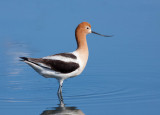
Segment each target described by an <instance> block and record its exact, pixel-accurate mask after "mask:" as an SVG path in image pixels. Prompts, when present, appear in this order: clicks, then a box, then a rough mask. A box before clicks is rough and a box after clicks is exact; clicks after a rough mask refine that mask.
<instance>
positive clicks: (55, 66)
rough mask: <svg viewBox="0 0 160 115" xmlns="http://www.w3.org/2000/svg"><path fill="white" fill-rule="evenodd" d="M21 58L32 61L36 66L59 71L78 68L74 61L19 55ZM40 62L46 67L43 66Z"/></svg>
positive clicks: (70, 70) (68, 71) (66, 71)
mask: <svg viewBox="0 0 160 115" xmlns="http://www.w3.org/2000/svg"><path fill="white" fill-rule="evenodd" d="M21 58H22V59H23V60H26V61H29V62H31V63H34V64H36V65H38V66H41V67H44V68H48V69H51V70H54V71H57V72H60V73H71V72H73V71H75V70H76V69H78V68H79V64H78V63H75V62H64V61H61V60H51V59H42V58H26V57H21ZM40 63H41V64H44V65H46V66H48V67H46V66H43V65H41V64H40Z"/></svg>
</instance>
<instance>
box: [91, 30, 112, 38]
mask: <svg viewBox="0 0 160 115" xmlns="http://www.w3.org/2000/svg"><path fill="white" fill-rule="evenodd" d="M92 33H94V34H97V35H100V36H104V37H112V36H113V35H102V34H99V33H97V32H94V31H92Z"/></svg>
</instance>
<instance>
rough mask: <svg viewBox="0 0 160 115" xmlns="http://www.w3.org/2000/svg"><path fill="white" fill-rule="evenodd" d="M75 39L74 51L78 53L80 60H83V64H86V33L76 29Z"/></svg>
mask: <svg viewBox="0 0 160 115" xmlns="http://www.w3.org/2000/svg"><path fill="white" fill-rule="evenodd" d="M76 40H77V50H76V52H77V53H78V54H79V56H80V58H81V60H83V62H84V65H86V63H87V60H88V55H89V52H88V45H87V40H86V34H85V33H83V32H81V31H77V32H76Z"/></svg>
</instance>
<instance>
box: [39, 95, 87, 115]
mask: <svg viewBox="0 0 160 115" xmlns="http://www.w3.org/2000/svg"><path fill="white" fill-rule="evenodd" d="M58 98H59V106H58V107H53V109H52V110H44V111H43V112H42V113H41V115H85V114H84V113H83V112H82V111H81V110H80V109H77V107H73V106H72V107H67V106H65V104H64V102H63V96H62V95H61V98H60V97H59V96H58Z"/></svg>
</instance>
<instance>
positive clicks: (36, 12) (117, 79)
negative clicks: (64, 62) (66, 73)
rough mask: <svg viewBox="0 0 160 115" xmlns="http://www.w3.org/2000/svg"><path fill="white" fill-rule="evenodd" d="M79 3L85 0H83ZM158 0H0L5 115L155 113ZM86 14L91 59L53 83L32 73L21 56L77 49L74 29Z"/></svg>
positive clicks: (159, 89)
mask: <svg viewBox="0 0 160 115" xmlns="http://www.w3.org/2000/svg"><path fill="white" fill-rule="evenodd" d="M84 3H85V4H84ZM159 4H160V2H159V1H158V0H152V1H150V0H148V1H146V0H134V1H127V0H122V1H119V2H118V1H115V0H112V1H106V0H100V1H96V0H92V1H91V0H89V1H84V0H81V1H65V0H62V1H52V0H47V1H43V0H38V1H37V0H33V1H32V0H28V1H23V0H22V1H19V0H15V1H11V0H5V1H3V0H2V1H0V15H1V18H0V25H1V26H0V56H1V58H0V113H1V114H4V115H10V114H13V115H39V114H42V115H47V114H48V115H49V114H55V113H67V112H68V113H73V114H80V115H82V114H86V115H159V114H160V109H159V107H160V53H159V51H160V45H159V44H160V39H159V38H160V34H159V31H160V22H159V20H160V15H159V11H160V7H159ZM82 21H88V22H89V23H91V25H92V30H94V31H96V32H99V33H102V34H108V35H114V36H113V37H112V38H104V37H101V36H98V35H93V34H91V35H88V36H87V41H88V46H89V52H90V54H89V60H88V63H87V66H86V68H85V70H84V71H83V73H82V74H81V75H79V76H77V77H75V78H70V79H67V80H65V81H64V84H63V99H64V105H63V103H62V104H60V102H59V100H58V97H57V90H58V82H57V81H56V79H49V78H48V79H46V78H43V77H42V76H40V75H39V74H37V73H36V72H35V71H34V70H33V69H32V68H31V67H29V66H28V65H26V64H25V63H23V62H21V61H19V57H20V56H28V57H43V56H47V55H51V54H56V53H61V52H71V51H74V50H75V49H76V42H75V38H74V29H75V28H76V26H77V25H78V24H79V23H81V22H82Z"/></svg>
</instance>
